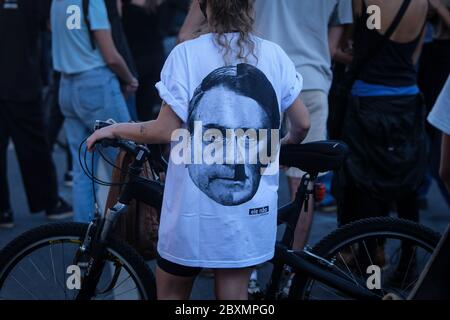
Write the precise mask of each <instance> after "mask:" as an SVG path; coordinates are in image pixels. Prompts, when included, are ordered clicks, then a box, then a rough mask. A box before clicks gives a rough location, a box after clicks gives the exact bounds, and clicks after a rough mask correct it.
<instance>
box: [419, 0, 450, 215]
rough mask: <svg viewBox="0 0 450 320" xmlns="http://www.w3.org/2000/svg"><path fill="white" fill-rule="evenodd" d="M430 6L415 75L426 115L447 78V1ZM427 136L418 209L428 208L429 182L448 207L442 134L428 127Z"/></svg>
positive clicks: (449, 33) (449, 69)
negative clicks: (442, 173) (442, 169)
mask: <svg viewBox="0 0 450 320" xmlns="http://www.w3.org/2000/svg"><path fill="white" fill-rule="evenodd" d="M429 3H430V14H429V21H430V22H429V25H428V38H429V39H428V42H427V44H426V45H425V46H424V50H423V53H422V56H421V59H420V63H419V73H418V81H419V87H420V89H421V91H422V93H423V95H424V98H425V104H426V107H427V112H428V113H429V112H430V111H431V109H432V108H433V106H434V105H435V103H436V100H437V98H438V96H439V93H440V92H441V91H442V88H443V87H444V85H445V82H446V80H447V78H448V76H449V74H450V1H449V0H430V2H429ZM427 133H428V137H429V141H430V148H429V167H428V170H429V175H428V179H427V183H426V184H425V185H424V186H423V187H422V188H421V189H422V190H421V197H420V203H421V207H424V208H426V207H427V200H426V194H427V193H428V191H429V189H430V185H431V181H432V179H433V180H435V181H436V182H437V185H438V187H439V190H440V191H441V194H442V196H443V197H444V199H445V200H446V202H447V205H448V206H449V207H450V197H449V195H448V193H447V189H446V187H445V185H444V184H443V182H442V180H441V179H440V178H439V163H440V159H441V152H440V151H441V138H442V134H441V132H440V131H439V130H437V129H436V128H435V127H433V126H431V125H427Z"/></svg>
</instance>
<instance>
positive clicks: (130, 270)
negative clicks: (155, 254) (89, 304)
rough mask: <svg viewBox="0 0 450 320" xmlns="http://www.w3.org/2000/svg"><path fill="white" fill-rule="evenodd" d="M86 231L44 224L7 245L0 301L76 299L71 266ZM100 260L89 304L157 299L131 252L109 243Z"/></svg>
mask: <svg viewBox="0 0 450 320" xmlns="http://www.w3.org/2000/svg"><path fill="white" fill-rule="evenodd" d="M87 227H88V225H86V224H81V223H56V224H49V225H44V226H41V227H38V228H36V229H33V230H30V231H28V232H26V233H24V234H23V235H21V236H19V237H18V238H16V239H15V240H13V241H12V242H11V243H9V244H8V245H7V246H6V247H5V248H4V249H3V250H2V251H1V252H0V299H4V300H73V299H75V298H76V297H77V295H78V293H79V286H78V285H77V279H76V278H74V277H77V273H76V272H75V271H74V269H73V268H74V267H73V266H74V261H75V256H76V253H77V251H78V249H79V247H80V246H81V243H82V241H83V238H84V236H85V234H86V231H87ZM105 256H106V263H105V267H104V269H103V272H102V275H101V277H100V281H99V283H98V286H97V289H96V295H95V297H93V299H98V300H152V299H156V285H155V279H154V276H153V273H152V271H151V269H150V268H149V267H148V266H147V265H146V263H145V262H144V260H143V258H142V257H141V256H140V255H139V254H138V253H137V252H136V251H135V250H134V249H133V248H132V247H130V246H129V245H128V244H126V243H125V242H123V241H121V240H118V239H114V238H112V239H110V240H109V241H108V245H107V248H106V255H105ZM75 268H76V267H75ZM81 285H82V283H81Z"/></svg>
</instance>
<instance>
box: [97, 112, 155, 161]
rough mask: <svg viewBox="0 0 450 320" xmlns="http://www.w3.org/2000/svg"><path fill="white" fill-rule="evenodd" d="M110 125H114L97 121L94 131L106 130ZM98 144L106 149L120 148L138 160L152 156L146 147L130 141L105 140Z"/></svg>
mask: <svg viewBox="0 0 450 320" xmlns="http://www.w3.org/2000/svg"><path fill="white" fill-rule="evenodd" d="M110 125H112V123H110V122H106V121H100V120H97V121H95V126H94V131H97V130H99V129H102V128H106V127H108V126H110ZM97 143H98V144H100V145H101V146H102V147H104V148H120V149H122V150H124V151H126V152H127V153H130V154H132V155H133V156H134V157H135V158H136V159H137V160H142V159H147V158H148V157H149V155H150V150H149V149H148V148H147V147H146V146H144V145H140V144H137V143H135V142H133V141H129V140H118V139H103V140H100V141H98V142H97Z"/></svg>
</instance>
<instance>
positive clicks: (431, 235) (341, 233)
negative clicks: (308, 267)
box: [289, 218, 440, 300]
mask: <svg viewBox="0 0 450 320" xmlns="http://www.w3.org/2000/svg"><path fill="white" fill-rule="evenodd" d="M439 239H440V235H439V234H438V233H436V232H434V231H432V230H431V229H429V228H426V227H424V226H422V225H420V224H417V223H413V222H411V221H407V220H401V219H394V218H370V219H364V220H360V221H356V222H354V223H351V224H348V225H346V226H343V227H342V228H339V229H337V230H336V231H334V232H333V233H331V234H330V235H328V236H327V237H325V238H324V239H323V240H322V241H320V242H319V243H318V244H317V245H316V246H315V247H314V248H313V249H312V250H311V252H312V253H314V254H315V255H318V256H320V257H323V258H325V259H327V260H328V261H334V266H333V267H332V268H333V269H334V271H337V272H338V273H339V274H341V275H343V276H344V277H346V278H347V279H349V280H351V281H352V282H353V283H355V285H357V286H360V287H362V288H365V289H367V290H369V289H370V290H374V292H375V293H377V294H378V295H379V296H380V299H382V298H383V297H384V296H386V295H387V294H394V295H395V296H397V297H400V298H402V299H407V298H408V295H409V293H410V292H411V290H412V289H413V288H414V285H415V283H416V282H417V280H418V279H419V276H420V274H421V272H422V271H423V269H424V268H425V266H426V263H427V262H428V260H429V259H430V258H431V255H432V253H433V251H434V249H435V248H436V246H437V244H438V242H439ZM377 270H378V271H380V273H379V275H380V277H378V278H379V279H378V280H379V284H377V274H376V273H377ZM377 286H379V288H378V287H377ZM289 297H290V298H291V299H302V300H303V299H304V300H316V299H318V300H340V299H352V297H349V296H346V295H344V294H343V293H342V292H339V291H337V290H335V289H334V288H332V287H330V286H327V285H325V284H323V283H321V282H319V281H316V280H315V279H313V278H311V277H309V276H307V275H304V274H297V275H295V277H294V279H293V282H292V286H291V290H290V293H289Z"/></svg>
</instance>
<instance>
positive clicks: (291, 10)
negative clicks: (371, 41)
mask: <svg viewBox="0 0 450 320" xmlns="http://www.w3.org/2000/svg"><path fill="white" fill-rule="evenodd" d="M255 9H256V25H255V27H256V34H257V35H258V36H260V37H262V38H264V39H267V40H270V41H273V42H275V43H278V44H279V45H280V46H281V47H282V48H283V49H284V51H285V52H286V53H287V54H288V56H289V57H290V58H291V59H292V60H293V61H294V63H295V66H296V68H297V71H298V72H299V73H300V74H301V75H302V76H303V78H304V90H322V91H324V92H325V93H328V91H329V90H330V86H331V81H332V72H331V57H330V50H329V45H328V27H329V26H337V25H343V24H350V23H352V22H353V10H352V0H256V2H255Z"/></svg>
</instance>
